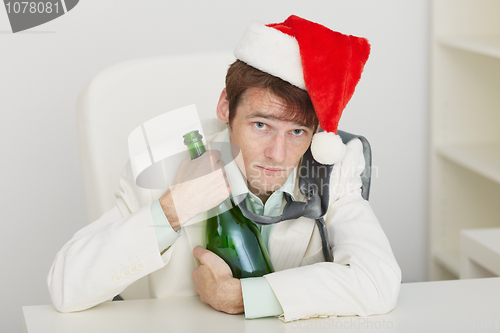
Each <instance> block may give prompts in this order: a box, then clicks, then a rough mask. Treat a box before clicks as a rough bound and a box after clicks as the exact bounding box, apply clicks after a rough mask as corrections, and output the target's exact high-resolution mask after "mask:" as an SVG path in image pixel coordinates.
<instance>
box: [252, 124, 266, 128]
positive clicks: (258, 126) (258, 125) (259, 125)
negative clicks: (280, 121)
mask: <svg viewBox="0 0 500 333" xmlns="http://www.w3.org/2000/svg"><path fill="white" fill-rule="evenodd" d="M254 125H255V127H256V128H258V129H263V128H264V127H266V124H264V123H260V122H256V123H254Z"/></svg>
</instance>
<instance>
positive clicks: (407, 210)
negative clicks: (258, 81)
mask: <svg viewBox="0 0 500 333" xmlns="http://www.w3.org/2000/svg"><path fill="white" fill-rule="evenodd" d="M291 13H294V14H297V15H300V16H303V17H305V18H308V19H310V20H313V21H317V22H320V23H322V24H324V25H326V26H328V27H330V28H332V29H337V30H339V31H342V32H345V33H349V34H353V35H359V36H364V37H367V38H368V39H369V40H370V41H371V43H372V55H371V57H370V59H369V61H368V64H367V66H366V69H365V73H364V75H363V78H362V80H361V83H360V85H359V86H358V89H357V92H356V93H355V95H354V97H353V100H352V101H351V103H350V104H349V106H348V108H347V109H346V111H345V114H344V116H343V120H342V121H341V124H340V127H341V129H344V130H348V131H351V132H355V133H361V134H363V135H365V136H366V137H367V138H368V139H369V140H370V142H371V144H372V147H373V152H374V166H375V167H376V168H377V170H378V175H376V177H375V178H374V179H373V186H372V192H371V203H372V205H373V207H374V210H375V212H376V213H377V215H378V216H379V219H380V221H381V223H382V225H383V227H384V229H385V230H386V232H387V235H388V237H389V239H390V241H391V243H392V245H393V249H394V252H395V255H396V257H397V259H398V261H399V263H400V265H401V267H402V270H403V277H404V281H421V280H424V278H425V272H424V270H425V264H424V258H425V243H426V242H425V223H426V221H425V216H426V202H425V193H426V185H425V184H426V159H427V154H426V150H427V133H428V129H427V106H428V93H427V84H428V79H427V76H428V74H427V73H428V23H429V13H428V3H427V1H420V0H412V1H410V0H407V1H399V0H378V1H372V0H351V1H341V0H316V1H290V0H280V1H267V0H254V1H245V2H243V1H234V0H216V1H215V0H212V1H203V0H184V1H176V2H173V1H164V0H163V1H160V0H157V1H147V2H146V1H131V0H126V1H125V0H121V1H118V0H108V1H98V0H86V1H80V3H79V4H78V5H77V6H76V7H75V8H74V9H73V10H72V11H70V12H69V13H68V14H66V15H64V16H62V17H60V18H59V19H56V20H54V21H52V22H49V23H47V24H45V25H42V26H39V27H36V28H34V29H31V30H29V31H26V32H22V33H18V34H12V33H10V26H9V24H8V19H7V15H6V13H5V11H3V10H2V9H0V45H1V51H0V114H1V120H0V126H1V130H0V147H1V155H0V156H1V158H2V163H1V164H0V174H1V177H2V181H1V187H0V195H1V201H0V203H1V210H0V212H1V213H0V214H1V215H0V219H1V231H0V235H1V236H0V237H1V239H0V251H1V253H2V260H1V262H2V274H1V275H0V288H1V295H2V297H1V299H0V313H1V314H2V318H3V319H2V323H1V325H2V326H3V327H2V329H1V330H2V331H4V332H16V331H19V330H20V329H21V323H22V316H21V306H22V305H36V304H48V303H49V302H50V300H49V296H48V292H47V287H46V282H45V281H46V275H47V272H48V270H49V267H50V265H51V262H52V260H53V258H54V256H55V254H56V252H57V251H58V250H59V249H60V248H61V247H62V245H63V244H64V243H65V242H66V241H67V240H68V239H69V238H70V237H71V236H72V234H73V233H74V232H76V231H77V230H78V229H80V228H81V227H83V226H84V225H85V223H86V222H85V221H86V217H85V208H84V197H83V186H82V179H81V174H80V167H79V159H78V153H77V143H76V134H75V104H76V100H77V96H78V94H79V92H80V91H81V90H82V88H83V87H84V86H85V85H86V83H87V82H88V81H89V80H90V79H91V78H92V77H93V76H94V75H96V74H97V73H99V71H101V70H103V69H104V68H106V67H108V66H111V65H113V64H115V63H118V62H121V61H124V60H129V59H134V58H139V57H145V56H154V55H162V54H170V53H185V52H193V51H213V50H225V49H232V47H233V46H234V45H235V44H236V43H237V41H238V40H239V38H240V36H241V35H242V33H243V31H244V29H245V27H246V25H247V24H248V22H249V21H250V20H251V19H258V20H260V21H263V22H278V21H282V20H284V19H285V18H286V17H287V16H288V15H289V14H291Z"/></svg>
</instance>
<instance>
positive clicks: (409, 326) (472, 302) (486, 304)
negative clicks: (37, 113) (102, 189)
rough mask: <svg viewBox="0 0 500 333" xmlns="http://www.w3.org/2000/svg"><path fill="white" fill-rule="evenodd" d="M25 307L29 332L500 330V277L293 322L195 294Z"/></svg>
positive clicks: (423, 287)
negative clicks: (69, 309) (248, 315)
mask: <svg viewBox="0 0 500 333" xmlns="http://www.w3.org/2000/svg"><path fill="white" fill-rule="evenodd" d="M23 312H24V318H25V321H26V327H27V330H28V332H29V333H37V332H44V333H45V332H52V333H59V332H71V333H79V332H85V333H88V332H93V333H99V332H106V333H108V332H133V333H137V332H140V333H148V332H204V333H209V332H217V333H220V332H245V333H249V332H258V333H264V332H302V331H306V332H315V331H318V332H326V331H335V332H342V331H350V332H353V330H354V331H356V332H367V331H369V332H373V331H376V332H405V333H408V332H418V333H421V332H440V333H445V332H456V331H458V332H500V278H487V279H471V280H454V281H438V282H419V283H405V284H403V285H402V286H401V293H400V295H399V298H398V305H397V307H396V308H395V309H394V310H393V311H391V312H390V313H388V314H385V315H379V316H369V317H356V316H353V317H337V318H334V317H330V318H315V319H309V320H301V321H298V322H292V323H283V322H281V321H280V320H279V319H277V318H274V317H271V318H262V319H254V320H245V318H244V316H243V315H228V314H224V313H221V312H217V311H215V310H213V309H212V308H211V307H210V306H208V305H206V304H203V303H201V302H200V301H199V299H198V297H185V298H166V299H150V300H131V301H122V302H106V303H103V304H100V305H98V306H96V307H94V308H92V309H89V310H86V311H82V312H77V313H59V312H57V311H56V310H55V309H54V308H53V307H52V305H40V306H24V307H23Z"/></svg>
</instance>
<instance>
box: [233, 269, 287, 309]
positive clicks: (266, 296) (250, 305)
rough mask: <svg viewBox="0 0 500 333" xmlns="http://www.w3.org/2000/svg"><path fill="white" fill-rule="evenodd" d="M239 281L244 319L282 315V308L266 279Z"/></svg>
mask: <svg viewBox="0 0 500 333" xmlns="http://www.w3.org/2000/svg"><path fill="white" fill-rule="evenodd" d="M240 281H241V292H242V293H243V305H244V306H245V318H246V319H252V318H261V317H270V316H279V315H281V314H282V313H283V308H282V307H281V304H280V302H279V301H278V299H277V298H276V295H274V292H273V289H272V288H271V286H270V285H269V283H268V282H267V280H266V278H264V277H257V278H245V279H240Z"/></svg>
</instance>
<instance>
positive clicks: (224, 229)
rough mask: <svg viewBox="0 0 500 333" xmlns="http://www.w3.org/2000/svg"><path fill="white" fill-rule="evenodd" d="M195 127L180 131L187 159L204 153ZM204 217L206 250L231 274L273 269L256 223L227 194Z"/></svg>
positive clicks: (254, 274)
mask: <svg viewBox="0 0 500 333" xmlns="http://www.w3.org/2000/svg"><path fill="white" fill-rule="evenodd" d="M201 139H202V136H201V134H200V133H199V132H198V131H191V132H189V133H187V134H185V135H184V144H186V145H187V147H188V150H189V153H190V154H191V159H196V158H198V157H200V156H201V155H203V153H205V151H206V149H205V146H204V145H203V142H202V140H201ZM209 216H211V217H209V218H208V219H207V230H206V241H207V245H206V248H207V250H210V251H212V252H213V253H215V254H217V255H218V256H219V257H221V258H222V259H223V260H224V261H225V262H226V263H227V264H228V265H229V267H230V268H231V272H232V273H233V277H235V278H238V279H239V278H246V277H259V276H263V275H265V274H268V273H272V272H274V268H273V266H272V264H271V259H270V257H269V252H268V251H267V248H266V246H265V244H264V241H263V239H262V236H261V235H260V232H259V229H258V227H257V225H255V224H254V223H253V222H252V221H250V220H249V219H247V218H246V217H244V216H243V214H242V213H241V210H240V209H239V208H238V206H236V205H234V204H233V202H232V201H231V199H230V198H228V199H226V200H225V201H223V202H222V203H221V204H220V205H219V206H217V207H214V208H213V209H211V210H210V211H209Z"/></svg>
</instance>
